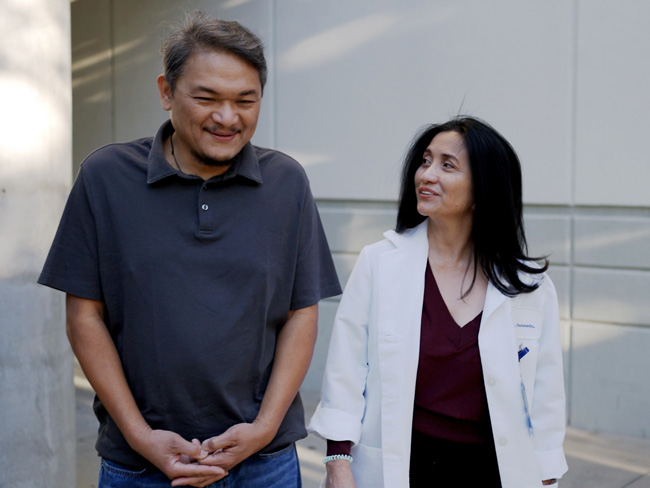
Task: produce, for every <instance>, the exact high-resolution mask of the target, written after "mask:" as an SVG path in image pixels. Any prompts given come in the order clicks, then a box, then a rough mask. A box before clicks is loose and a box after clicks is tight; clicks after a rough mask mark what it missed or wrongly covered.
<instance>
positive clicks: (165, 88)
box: [158, 73, 172, 111]
mask: <svg viewBox="0 0 650 488" xmlns="http://www.w3.org/2000/svg"><path fill="white" fill-rule="evenodd" d="M158 92H159V93H160V105H162V108H164V109H165V110H167V111H169V110H171V109H172V90H171V87H170V86H169V83H167V80H166V79H165V75H163V74H162V73H161V74H159V75H158Z"/></svg>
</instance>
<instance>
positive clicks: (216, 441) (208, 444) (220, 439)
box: [201, 432, 233, 457]
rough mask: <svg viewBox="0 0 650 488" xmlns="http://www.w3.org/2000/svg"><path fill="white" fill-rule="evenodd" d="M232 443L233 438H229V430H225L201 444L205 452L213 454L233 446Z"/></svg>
mask: <svg viewBox="0 0 650 488" xmlns="http://www.w3.org/2000/svg"><path fill="white" fill-rule="evenodd" d="M232 445H233V442H232V440H231V439H229V436H228V432H224V433H223V434H221V435H218V436H216V437H211V438H210V439H206V440H204V441H203V444H201V449H202V450H203V451H204V452H207V453H210V454H212V453H214V452H216V451H220V450H221V449H225V448H227V447H231V446H232ZM204 457H205V456H204Z"/></svg>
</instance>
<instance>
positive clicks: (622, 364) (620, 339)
mask: <svg viewBox="0 0 650 488" xmlns="http://www.w3.org/2000/svg"><path fill="white" fill-rule="evenodd" d="M648 350H650V329H645V328H639V327H627V326H612V325H607V324H599V323H587V322H577V323H574V325H573V361H572V377H571V385H572V392H571V422H572V424H573V425H574V426H575V427H578V428H583V429H589V430H596V431H605V432H608V431H609V432H618V433H621V434H624V435H632V436H636V437H642V438H650V415H648V412H650V375H648V371H649V370H650V355H648Z"/></svg>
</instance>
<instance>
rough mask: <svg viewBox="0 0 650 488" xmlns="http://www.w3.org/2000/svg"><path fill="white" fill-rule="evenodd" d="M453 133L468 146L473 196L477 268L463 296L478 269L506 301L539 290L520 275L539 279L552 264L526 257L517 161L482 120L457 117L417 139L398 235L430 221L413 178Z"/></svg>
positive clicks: (405, 175)
mask: <svg viewBox="0 0 650 488" xmlns="http://www.w3.org/2000/svg"><path fill="white" fill-rule="evenodd" d="M449 131H452V132H457V133H458V134H460V135H461V136H462V137H463V139H464V141H465V147H466V149H467V154H468V156H469V161H470V168H471V172H472V188H473V193H474V219H473V228H472V243H473V247H474V264H475V265H476V266H475V267H474V276H473V277H472V282H471V285H470V287H469V289H468V290H467V291H466V292H465V293H464V294H463V296H465V295H467V293H469V291H470V290H471V289H472V286H473V285H474V282H475V281H476V272H477V268H478V266H480V267H481V269H482V270H483V272H484V273H485V275H486V276H487V278H488V280H489V281H490V283H492V284H493V285H494V286H495V287H496V288H497V289H498V290H499V291H500V292H501V293H503V294H504V295H506V296H515V295H518V294H520V293H529V292H531V291H533V290H535V289H536V288H537V287H538V286H539V280H534V282H532V283H526V282H523V281H522V280H521V279H520V276H519V272H525V273H529V274H533V275H535V274H541V273H543V272H544V271H546V270H547V269H548V260H547V259H546V258H544V257H540V258H534V257H529V256H527V254H526V253H527V252H528V246H527V243H526V236H525V234H524V226H523V204H522V197H521V165H520V163H519V158H518V157H517V154H516V153H515V150H514V149H513V148H512V146H511V145H510V143H509V142H508V141H507V140H506V139H505V138H504V137H503V136H502V135H501V134H499V133H498V132H497V131H496V130H494V129H493V128H492V127H490V125H488V124H487V123H485V122H483V121H481V120H479V119H476V118H474V117H456V118H454V119H452V120H450V121H448V122H445V123H444V124H436V125H429V126H426V127H425V128H424V129H422V130H421V131H420V132H419V133H418V134H416V136H415V138H414V139H413V142H412V143H411V146H410V148H409V150H408V152H407V155H406V159H405V161H404V167H403V169H402V187H401V191H400V199H399V206H398V211H397V225H396V227H395V230H396V231H397V232H398V233H400V234H401V233H403V232H404V231H406V230H407V229H410V228H413V227H415V226H417V225H418V224H419V223H421V222H422V221H424V220H425V219H426V217H425V216H423V215H421V214H420V213H418V211H417V197H416V194H415V172H416V171H417V169H418V168H419V167H420V165H421V164H422V158H423V155H424V151H425V149H426V148H427V147H428V146H429V144H430V143H431V140H432V139H433V138H434V137H435V136H436V135H437V134H439V133H441V132H449ZM534 261H543V266H541V267H540V266H537V265H535V264H533V265H532V266H531V265H529V264H528V263H531V264H532V262H534Z"/></svg>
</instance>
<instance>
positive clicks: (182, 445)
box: [176, 439, 209, 461]
mask: <svg viewBox="0 0 650 488" xmlns="http://www.w3.org/2000/svg"><path fill="white" fill-rule="evenodd" d="M176 448H177V449H178V452H179V454H184V455H186V456H188V457H190V458H192V459H195V460H197V461H200V460H201V459H203V458H204V457H206V456H207V455H208V454H209V453H208V451H206V450H204V449H202V448H201V443H200V442H199V440H198V439H192V442H188V441H186V440H185V439H183V440H182V442H179V443H178V444H177V446H176Z"/></svg>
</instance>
